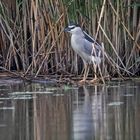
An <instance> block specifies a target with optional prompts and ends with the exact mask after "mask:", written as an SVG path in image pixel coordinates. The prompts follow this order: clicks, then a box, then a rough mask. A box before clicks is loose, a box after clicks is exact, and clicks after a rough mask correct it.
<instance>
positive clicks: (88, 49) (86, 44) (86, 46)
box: [82, 39, 100, 56]
mask: <svg viewBox="0 0 140 140" xmlns="http://www.w3.org/2000/svg"><path fill="white" fill-rule="evenodd" d="M92 44H93V43H92V42H89V41H88V40H86V39H84V42H83V47H82V51H83V52H85V53H86V54H88V55H91V53H92V49H93V45H92ZM99 51H100V47H99V46H98V45H96V44H95V51H94V50H93V54H92V55H93V56H98V54H99ZM95 53H96V55H95Z"/></svg>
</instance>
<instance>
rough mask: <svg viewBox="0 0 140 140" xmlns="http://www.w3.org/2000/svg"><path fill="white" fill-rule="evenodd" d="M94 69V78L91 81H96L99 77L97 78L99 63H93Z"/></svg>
mask: <svg viewBox="0 0 140 140" xmlns="http://www.w3.org/2000/svg"><path fill="white" fill-rule="evenodd" d="M93 69H94V78H93V79H92V80H91V81H90V82H91V83H95V82H96V81H97V80H98V78H97V64H95V63H93Z"/></svg>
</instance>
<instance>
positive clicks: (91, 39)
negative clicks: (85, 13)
mask: <svg viewBox="0 0 140 140" xmlns="http://www.w3.org/2000/svg"><path fill="white" fill-rule="evenodd" d="M83 33H84V37H85V39H86V40H88V41H89V42H91V43H95V45H96V46H98V47H99V48H100V47H101V45H100V44H99V43H98V42H97V41H95V39H94V38H93V37H91V36H90V35H88V34H87V33H86V32H85V31H83Z"/></svg>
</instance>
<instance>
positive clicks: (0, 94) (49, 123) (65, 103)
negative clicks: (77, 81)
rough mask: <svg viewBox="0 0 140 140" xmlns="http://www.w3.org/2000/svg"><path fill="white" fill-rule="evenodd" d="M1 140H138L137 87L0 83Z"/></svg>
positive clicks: (115, 83)
mask: <svg viewBox="0 0 140 140" xmlns="http://www.w3.org/2000/svg"><path fill="white" fill-rule="evenodd" d="M0 140H140V82H138V81H137V82H135V81H122V82H120V81H113V82H108V83H107V84H106V85H94V86H81V87H76V86H65V85H64V86H62V87H50V86H47V85H46V84H37V83H30V84H29V83H22V82H19V83H18V82H16V84H14V83H12V82H11V83H10V84H8V85H7V84H0Z"/></svg>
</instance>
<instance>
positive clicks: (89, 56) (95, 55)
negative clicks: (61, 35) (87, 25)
mask: <svg viewBox="0 0 140 140" xmlns="http://www.w3.org/2000/svg"><path fill="white" fill-rule="evenodd" d="M64 31H65V32H69V33H71V46H72V48H73V50H74V51H75V52H76V53H77V54H78V55H79V56H80V57H81V58H82V60H83V63H84V76H83V80H81V81H80V82H85V81H86V78H87V76H88V73H89V65H90V64H93V68H94V79H93V80H92V82H95V81H96V80H97V66H98V65H99V64H100V63H101V54H102V47H101V45H100V44H99V43H97V42H96V41H95V40H94V39H93V38H92V37H90V36H89V35H88V34H87V33H86V32H85V31H82V29H81V27H80V26H79V25H77V24H70V25H69V26H67V27H66V28H65V30H64Z"/></svg>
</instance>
